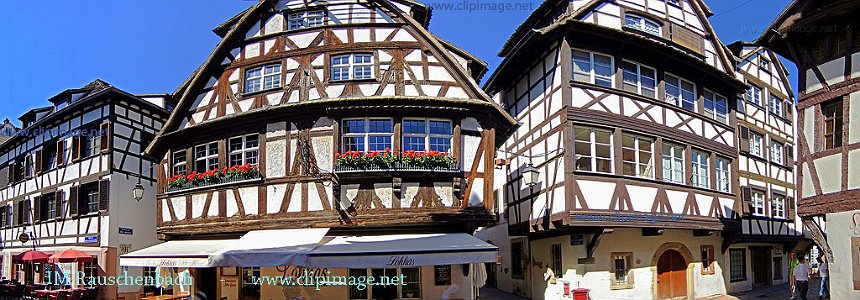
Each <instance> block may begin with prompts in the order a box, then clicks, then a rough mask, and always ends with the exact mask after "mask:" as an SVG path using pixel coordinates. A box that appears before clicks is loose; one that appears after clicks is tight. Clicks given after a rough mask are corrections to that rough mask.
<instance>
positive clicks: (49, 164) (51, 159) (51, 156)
mask: <svg viewBox="0 0 860 300" xmlns="http://www.w3.org/2000/svg"><path fill="white" fill-rule="evenodd" d="M52 144H53V143H52ZM42 149H43V150H42V151H43V152H42V160H43V162H44V165H43V166H42V171H47V170H53V169H55V168H57V148H56V147H44V148H42Z"/></svg>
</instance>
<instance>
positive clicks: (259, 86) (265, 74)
mask: <svg viewBox="0 0 860 300" xmlns="http://www.w3.org/2000/svg"><path fill="white" fill-rule="evenodd" d="M279 87H281V64H273V65H266V66H260V67H256V68H251V69H248V70H245V93H254V92H259V91H263V90H269V89H276V88H279Z"/></svg>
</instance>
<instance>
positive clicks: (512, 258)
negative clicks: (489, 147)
mask: <svg viewBox="0 0 860 300" xmlns="http://www.w3.org/2000/svg"><path fill="white" fill-rule="evenodd" d="M711 15H712V12H711V11H710V9H709V8H708V7H707V6H706V5H705V3H704V2H703V1H700V0H616V1H609V0H574V1H558V0H550V1H545V2H544V3H543V4H542V5H541V6H540V7H539V8H538V9H537V10H536V11H535V12H534V13H533V14H532V15H531V16H530V17H528V19H527V20H526V21H525V23H523V24H522V25H521V26H520V27H519V28H518V29H517V30H516V31H515V32H514V34H513V35H512V36H511V38H510V39H509V40H508V41H507V43H506V44H505V45H504V47H503V48H502V50H501V52H500V53H499V55H500V56H502V57H504V58H505V59H504V61H503V62H502V64H501V66H500V67H499V68H498V70H497V71H496V72H495V73H494V74H493V75H492V76H491V77H490V79H489V81H488V83H487V84H486V86H485V90H486V91H487V92H488V93H489V94H491V95H492V96H493V97H494V99H495V100H496V101H498V102H499V103H501V104H502V105H503V106H504V108H505V109H506V110H507V111H508V112H509V113H510V114H511V115H513V116H514V117H515V118H516V119H517V121H519V122H520V123H521V124H522V125H521V126H520V127H519V128H518V129H517V130H516V131H515V132H514V133H513V135H512V136H511V138H509V139H508V140H507V141H506V142H505V144H504V145H503V148H502V150H503V152H504V153H507V154H506V155H504V156H505V157H506V161H505V162H502V161H500V163H504V164H505V166H504V167H503V168H504V169H505V170H506V172H505V173H506V176H505V178H504V180H499V181H500V182H501V183H502V186H501V189H502V190H503V191H504V192H503V194H504V197H503V198H504V202H505V203H504V205H503V206H504V212H503V214H502V216H501V217H500V218H501V219H502V220H501V221H502V223H503V224H506V225H507V226H502V227H498V226H497V227H494V228H490V229H487V230H486V232H485V233H482V234H480V235H479V236H480V237H481V238H482V239H485V240H489V241H490V242H492V243H493V244H508V245H509V246H506V247H505V248H507V249H506V250H507V251H502V252H501V255H502V259H501V265H500V266H498V268H497V270H496V277H497V285H498V286H499V287H500V288H502V289H503V290H507V291H511V292H515V293H518V294H522V295H524V296H528V297H531V298H532V299H559V298H560V297H562V294H563V293H564V291H565V290H568V289H566V288H565V287H569V288H570V289H573V288H576V287H583V288H588V289H590V296H591V297H592V298H594V299H610V298H611V299H665V298H678V297H683V298H687V299H694V298H699V297H706V296H711V295H716V294H722V293H725V292H727V285H726V281H727V280H728V279H727V278H726V277H725V276H724V274H725V272H726V271H727V270H728V269H729V266H728V264H729V259H728V252H727V250H728V248H729V245H730V243H729V242H727V240H726V239H724V235H725V234H726V233H727V232H733V231H737V230H738V229H739V228H740V225H741V223H740V221H739V219H738V218H739V214H740V213H741V211H740V207H741V202H740V200H739V197H738V195H739V193H740V186H739V185H738V183H737V180H736V179H737V175H736V174H737V173H738V171H739V157H738V151H737V150H736V147H737V143H738V138H737V135H736V132H737V130H736V128H737V124H738V118H737V115H736V113H735V108H736V105H737V103H736V98H737V96H738V95H740V94H741V92H742V91H743V87H744V84H743V82H742V81H741V80H740V78H742V77H741V76H740V75H738V74H736V72H735V61H734V58H733V55H732V53H731V52H730V51H729V50H728V49H727V48H726V47H725V46H724V45H723V44H722V43H721V42H720V41H719V40H718V39H717V38H716V35H715V33H714V31H713V28H712V27H711V25H710V23H709V22H708V17H709V16H711ZM500 156H501V154H500ZM532 168H536V169H537V170H538V171H539V177H538V179H539V180H538V182H537V183H536V184H531V185H527V184H525V183H527V182H528V181H524V180H522V177H523V176H527V175H528V174H529V172H530V171H531V169H532ZM532 174H533V173H532Z"/></svg>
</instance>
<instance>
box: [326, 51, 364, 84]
mask: <svg viewBox="0 0 860 300" xmlns="http://www.w3.org/2000/svg"><path fill="white" fill-rule="evenodd" d="M372 78H373V55H372V54H370V53H352V54H342V55H334V56H332V57H331V81H342V80H360V79H372Z"/></svg>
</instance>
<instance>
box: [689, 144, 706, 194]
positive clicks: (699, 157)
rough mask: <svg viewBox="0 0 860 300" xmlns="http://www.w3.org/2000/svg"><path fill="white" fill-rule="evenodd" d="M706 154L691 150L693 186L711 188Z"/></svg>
mask: <svg viewBox="0 0 860 300" xmlns="http://www.w3.org/2000/svg"><path fill="white" fill-rule="evenodd" d="M709 157H710V155H709V154H708V153H705V152H702V151H698V150H693V155H692V159H693V186H697V187H700V188H706V189H708V188H711V178H710V174H711V168H710V163H709Z"/></svg>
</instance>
